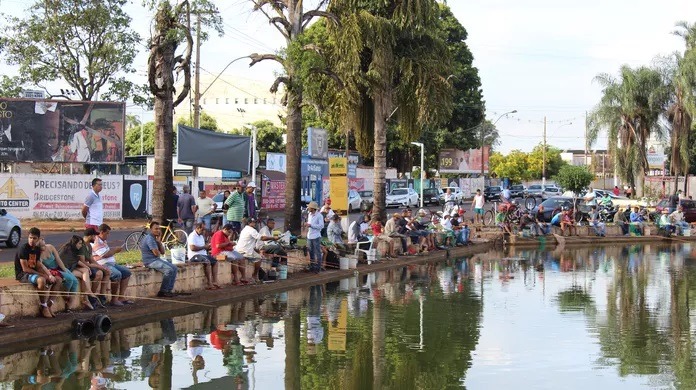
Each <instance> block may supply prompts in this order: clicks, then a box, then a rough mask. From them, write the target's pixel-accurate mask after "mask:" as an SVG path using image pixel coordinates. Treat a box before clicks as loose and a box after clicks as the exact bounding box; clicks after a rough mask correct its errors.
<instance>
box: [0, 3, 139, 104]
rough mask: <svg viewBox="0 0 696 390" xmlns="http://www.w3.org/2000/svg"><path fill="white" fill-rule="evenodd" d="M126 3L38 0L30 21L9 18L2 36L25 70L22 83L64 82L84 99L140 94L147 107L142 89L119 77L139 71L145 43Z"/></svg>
mask: <svg viewBox="0 0 696 390" xmlns="http://www.w3.org/2000/svg"><path fill="white" fill-rule="evenodd" d="M126 3H128V1H127V0H102V1H83V0H60V1H59V0H40V1H35V2H34V3H33V4H31V6H30V7H29V8H28V10H27V15H26V17H25V18H23V19H20V18H17V17H9V16H6V19H7V26H8V27H7V29H6V31H5V34H4V37H3V38H0V50H2V51H4V52H5V53H6V56H5V61H6V62H7V63H8V64H11V65H18V66H19V80H20V81H21V83H22V84H26V83H31V84H35V85H38V86H42V84H44V83H45V82H48V81H54V80H59V79H61V80H65V82H66V83H67V84H68V85H70V86H71V87H72V88H73V89H74V90H75V91H76V92H77V94H78V95H79V97H80V99H82V100H92V99H94V98H95V97H97V94H99V93H100V92H101V93H104V92H106V96H107V97H113V98H114V99H116V100H127V98H129V97H131V96H135V97H134V98H133V100H134V101H135V102H136V103H144V102H145V98H144V97H141V96H137V95H135V94H134V93H135V92H136V90H137V87H136V86H134V85H133V84H132V83H131V82H130V81H128V80H126V78H125V77H124V76H120V77H119V74H124V73H125V74H128V73H133V72H135V69H134V68H133V60H134V59H135V56H136V54H137V52H138V46H139V43H140V37H139V36H138V34H137V33H136V32H134V31H133V30H132V29H131V27H130V26H131V18H130V16H128V14H126V12H125V11H124V10H123V7H124V6H125V5H126ZM106 86H110V89H109V91H103V88H105V87H106ZM44 89H45V88H44ZM49 94H50V92H49ZM51 96H60V95H51ZM64 97H67V96H64ZM101 97H102V98H103V97H104V95H102V96H101Z"/></svg>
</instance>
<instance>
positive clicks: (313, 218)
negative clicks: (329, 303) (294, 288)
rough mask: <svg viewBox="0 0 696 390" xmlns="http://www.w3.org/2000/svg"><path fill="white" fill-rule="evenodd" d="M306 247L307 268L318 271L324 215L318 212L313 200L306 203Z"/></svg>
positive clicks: (320, 258)
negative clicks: (307, 256)
mask: <svg viewBox="0 0 696 390" xmlns="http://www.w3.org/2000/svg"><path fill="white" fill-rule="evenodd" d="M307 211H308V213H307V222H306V223H305V227H307V228H308V230H307V248H308V249H309V270H310V271H313V272H314V273H319V271H320V270H321V267H322V264H321V263H322V253H321V230H322V229H323V228H324V217H323V216H322V214H321V213H320V212H319V205H318V204H317V202H315V201H311V202H309V204H308V205H307Z"/></svg>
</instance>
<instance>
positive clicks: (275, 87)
mask: <svg viewBox="0 0 696 390" xmlns="http://www.w3.org/2000/svg"><path fill="white" fill-rule="evenodd" d="M281 83H283V84H285V86H286V87H288V86H290V79H289V78H287V77H285V76H280V77H278V78H277V79H275V81H274V82H273V85H271V89H270V91H271V93H276V92H278V87H279V86H280V84H281ZM286 95H287V94H286Z"/></svg>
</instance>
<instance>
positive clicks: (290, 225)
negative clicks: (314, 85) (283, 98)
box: [285, 88, 302, 234]
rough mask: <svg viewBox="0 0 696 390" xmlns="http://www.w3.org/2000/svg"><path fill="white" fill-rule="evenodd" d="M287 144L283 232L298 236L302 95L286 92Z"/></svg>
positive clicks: (289, 90)
mask: <svg viewBox="0 0 696 390" xmlns="http://www.w3.org/2000/svg"><path fill="white" fill-rule="evenodd" d="M287 96H288V116H287V143H286V144H285V154H286V158H287V166H286V171H285V230H290V231H291V232H293V234H299V233H300V230H301V223H302V221H301V220H300V218H301V217H300V187H301V172H302V170H301V164H302V109H301V108H300V105H301V103H302V93H301V92H299V93H298V92H294V91H292V88H289V89H288V91H287Z"/></svg>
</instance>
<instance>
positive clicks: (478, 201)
mask: <svg viewBox="0 0 696 390" xmlns="http://www.w3.org/2000/svg"><path fill="white" fill-rule="evenodd" d="M485 203H486V198H485V197H484V196H483V194H481V190H480V189H478V190H476V195H474V200H473V201H471V207H473V208H474V223H476V224H480V223H483V206H484V205H485Z"/></svg>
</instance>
